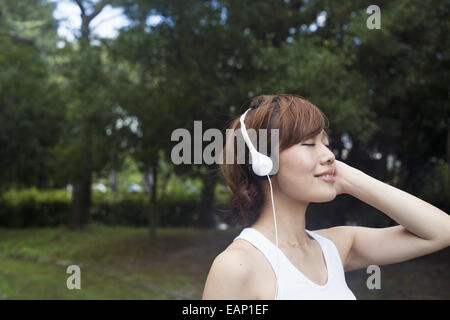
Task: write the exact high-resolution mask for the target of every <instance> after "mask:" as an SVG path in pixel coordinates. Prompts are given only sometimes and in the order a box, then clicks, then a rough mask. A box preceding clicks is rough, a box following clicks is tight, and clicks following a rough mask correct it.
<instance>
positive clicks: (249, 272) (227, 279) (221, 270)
mask: <svg viewBox="0 0 450 320" xmlns="http://www.w3.org/2000/svg"><path fill="white" fill-rule="evenodd" d="M253 257H254V252H253V250H252V248H251V245H250V244H247V243H245V241H242V240H239V239H238V240H236V241H234V242H233V243H231V244H230V245H229V246H228V247H227V248H226V249H225V250H224V251H223V252H221V253H220V254H219V255H218V256H217V257H216V258H215V259H214V261H213V263H212V265H211V269H210V271H209V274H208V277H207V279H206V284H205V288H204V291H203V299H254V297H252V295H253V292H252V290H251V289H252V285H251V283H252V280H253V278H254V269H255V267H256V262H255V260H254V258H253Z"/></svg>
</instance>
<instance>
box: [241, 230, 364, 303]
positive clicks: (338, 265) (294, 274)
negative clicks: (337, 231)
mask: <svg viewBox="0 0 450 320" xmlns="http://www.w3.org/2000/svg"><path fill="white" fill-rule="evenodd" d="M305 231H306V232H307V233H308V234H309V235H310V236H311V237H312V238H313V239H315V240H316V241H317V242H318V243H319V245H320V247H321V248H322V253H323V256H324V257H325V262H326V265H327V271H328V280H327V283H326V284H324V285H318V284H316V283H314V282H313V281H311V280H310V279H309V278H307V277H306V276H305V275H304V274H303V273H301V272H300V270H299V269H297V268H296V267H295V266H294V265H293V264H292V262H291V261H290V260H289V259H288V258H287V257H286V255H285V254H284V253H283V251H281V250H280V249H279V248H277V247H276V245H275V244H274V243H272V241H270V240H269V239H267V238H266V237H265V236H264V235H263V234H262V233H261V232H259V231H258V230H256V229H253V228H245V229H244V230H242V231H241V233H240V234H239V236H237V237H236V238H235V239H234V240H237V239H244V240H247V241H248V242H250V243H251V244H252V245H253V246H254V247H256V248H257V249H258V250H259V251H261V252H262V253H263V254H264V256H265V257H266V259H267V260H268V261H269V263H270V265H271V266H272V269H273V270H274V273H275V276H276V278H277V285H278V290H277V294H276V297H275V299H277V300H356V297H355V296H354V295H353V293H352V291H351V290H350V289H349V288H348V286H347V283H346V281H345V273H344V267H343V265H342V261H341V257H340V256H339V252H338V250H337V248H336V246H335V245H334V243H333V242H332V241H331V240H329V239H327V238H325V237H323V236H321V235H319V234H316V233H314V232H312V231H309V230H305ZM234 240H233V241H234ZM277 253H278V268H277Z"/></svg>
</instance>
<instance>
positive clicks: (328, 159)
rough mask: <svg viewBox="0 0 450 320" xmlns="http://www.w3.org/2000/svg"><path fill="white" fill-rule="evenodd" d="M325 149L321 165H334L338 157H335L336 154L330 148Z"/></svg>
mask: <svg viewBox="0 0 450 320" xmlns="http://www.w3.org/2000/svg"><path fill="white" fill-rule="evenodd" d="M324 148H325V149H326V150H325V151H324V154H323V155H322V158H321V163H322V164H326V163H329V164H331V163H333V162H334V160H335V159H336V156H335V155H334V153H333V152H332V151H331V150H330V149H328V147H326V146H324Z"/></svg>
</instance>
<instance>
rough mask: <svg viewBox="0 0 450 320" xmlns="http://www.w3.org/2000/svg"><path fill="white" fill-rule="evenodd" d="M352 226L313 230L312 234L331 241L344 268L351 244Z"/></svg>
mask: <svg viewBox="0 0 450 320" xmlns="http://www.w3.org/2000/svg"><path fill="white" fill-rule="evenodd" d="M353 229H354V227H353V226H336V227H332V228H325V229H319V230H314V231H313V232H315V233H317V234H319V235H321V236H323V237H325V238H327V239H329V240H331V241H332V242H333V243H334V245H335V246H336V248H337V250H338V252H339V255H340V257H341V261H342V263H343V265H344V267H345V265H346V263H345V262H346V260H347V257H348V254H349V252H350V249H351V247H352V243H353Z"/></svg>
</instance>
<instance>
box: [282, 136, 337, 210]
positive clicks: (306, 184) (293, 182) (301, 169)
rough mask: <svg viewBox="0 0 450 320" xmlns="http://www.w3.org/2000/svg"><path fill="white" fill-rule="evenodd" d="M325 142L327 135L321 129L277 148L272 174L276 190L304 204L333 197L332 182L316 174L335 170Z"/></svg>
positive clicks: (331, 153)
mask: <svg viewBox="0 0 450 320" xmlns="http://www.w3.org/2000/svg"><path fill="white" fill-rule="evenodd" d="M327 145H329V141H328V137H327V135H326V133H325V132H324V131H322V133H320V134H318V135H317V136H316V137H313V138H311V139H308V140H304V141H302V142H300V143H298V144H296V145H293V146H291V147H289V148H288V149H285V150H283V151H281V152H280V154H279V169H278V173H277V175H276V178H277V184H278V187H279V188H280V191H282V192H283V193H284V194H285V195H286V196H287V197H289V198H292V199H293V200H295V201H301V202H305V203H309V202H327V201H331V200H333V199H334V198H335V197H336V190H335V188H334V182H326V181H324V180H322V179H320V178H318V177H316V175H318V174H322V173H323V172H325V171H327V170H332V171H333V172H334V170H335V162H334V159H335V156H334V153H333V152H332V151H331V150H330V149H329V148H328V147H327Z"/></svg>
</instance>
